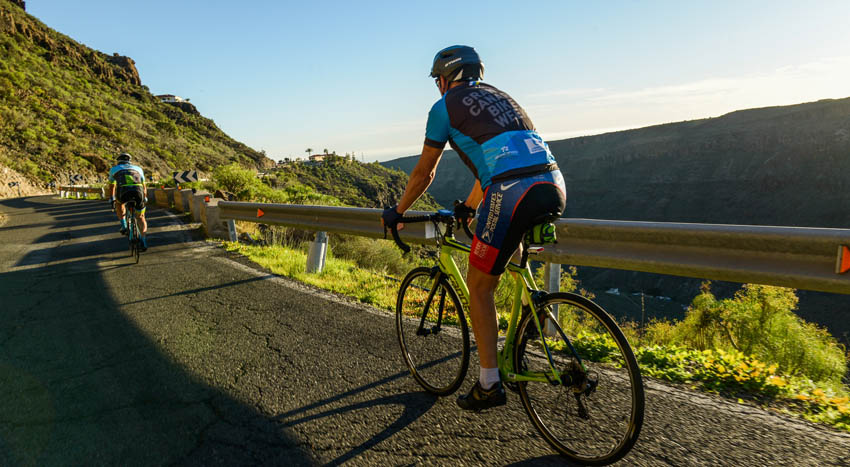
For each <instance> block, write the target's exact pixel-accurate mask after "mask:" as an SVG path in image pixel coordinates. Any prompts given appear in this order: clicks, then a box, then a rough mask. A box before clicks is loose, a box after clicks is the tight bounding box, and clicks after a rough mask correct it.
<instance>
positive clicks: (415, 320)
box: [396, 267, 469, 396]
mask: <svg viewBox="0 0 850 467" xmlns="http://www.w3.org/2000/svg"><path fill="white" fill-rule="evenodd" d="M434 282H435V281H434V277H433V276H432V274H431V269H430V268H425V267H421V268H416V269H414V270H413V271H411V272H410V273H408V275H407V276H406V277H405V278H404V280H403V281H402V283H401V287H400V288H399V293H398V300H397V302H396V331H397V332H398V343H399V345H400V346H401V354H402V357H403V358H404V362H405V364H406V365H407V367H408V368H409V369H410V373H411V375H413V377H414V378H415V379H416V381H417V382H418V383H419V384H420V385H421V386H422V387H423V388H425V390H426V391H428V392H431V393H433V394H437V395H441V396H446V395H449V394H451V393H453V392H455V391H456V390H457V389H458V388H459V387H460V385H461V384H462V383H463V379H464V377H465V376H466V371H467V369H468V368H469V330H468V328H467V323H466V318H465V316H464V314H463V308H462V307H461V305H460V300H459V299H458V296H457V293H456V292H455V290H454V289H453V288H452V287H451V285H449V283H448V282H447V281H446V280H445V279H444V278H443V279H441V280H439V282H438V283H437V285H436V288H435V287H434V286H435V284H434ZM441 311H442V315H440V312H441ZM423 315H424V318H425V319H424V322H423V319H422V318H423Z"/></svg>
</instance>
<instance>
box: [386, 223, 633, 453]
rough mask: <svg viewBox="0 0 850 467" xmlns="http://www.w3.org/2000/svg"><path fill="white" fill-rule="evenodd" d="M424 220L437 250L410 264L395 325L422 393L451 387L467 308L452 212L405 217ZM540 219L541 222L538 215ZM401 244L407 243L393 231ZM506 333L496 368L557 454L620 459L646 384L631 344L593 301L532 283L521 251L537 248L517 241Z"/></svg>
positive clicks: (463, 361) (462, 359)
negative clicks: (428, 262) (429, 260)
mask: <svg viewBox="0 0 850 467" xmlns="http://www.w3.org/2000/svg"><path fill="white" fill-rule="evenodd" d="M400 222H402V223H411V222H432V223H433V224H434V227H435V231H436V232H437V235H436V237H437V243H438V245H439V246H440V254H439V259H438V262H437V265H436V266H434V267H430V268H429V267H418V268H415V269H413V270H412V271H410V273H408V274H407V276H406V277H405V278H404V280H403V281H402V282H401V286H400V289H399V292H398V300H397V302H396V329H397V331H398V342H399V344H400V345H401V351H402V356H403V358H404V362H405V364H406V365H407V367H408V368H409V369H410V373H411V375H413V378H414V379H415V380H416V381H417V382H418V383H419V384H420V385H421V386H422V387H423V388H425V390H427V391H428V392H431V393H433V394H436V395H439V396H447V395H450V394H452V393H454V392H455V391H456V390H457V389H458V388H459V387H460V386H461V384H462V383H463V380H464V378H465V377H466V373H467V371H468V368H469V356H470V340H469V328H468V323H467V318H466V312H467V310H468V309H469V291H468V289H467V286H466V283H465V281H464V280H463V276H462V274H461V272H460V270H459V269H458V266H457V264H456V263H455V261H454V260H453V259H452V256H451V253H452V252H453V251H455V252H461V253H466V254H467V255H468V254H469V252H470V247H469V246H468V245H466V244H463V243H460V242H458V241H457V240H456V239H455V237H454V234H453V228H454V225H455V223H456V222H457V224H458V225H462V226H463V228H464V230H465V231H466V233H467V235H469V237H470V238H472V234H471V232H469V228H468V226H467V224H466V222H465V221H460V220H458V219H455V217H454V216H453V214H452V212H451V211H448V210H440V211H437V212H435V213H433V214H429V215H425V216H417V217H405V218H402V219H401V220H400ZM543 222H544V223H545V222H547V221H545V220H544V221H543ZM392 234H393V238H394V240H395V241H396V243H397V244H398V246H399V247H400V248H402V249H403V250H404V251H408V250H409V247H408V246H407V245H405V244H404V243H403V242H402V241H401V239H400V238H399V235H398V231H397V230H396V229H392ZM522 251H523V253H522V257H521V261H520V263H519V264H516V263H510V264H509V265H508V268H507V270H508V271H509V272H511V273H513V276H514V277H515V278H516V281H515V286H514V290H513V305H512V307H511V312H510V318H509V319H508V328H507V332H506V333H505V335H504V339H501V338H500V341H502V340H503V342H502V347H501V349H500V351H499V370H500V373H501V377H502V381H503V382H504V384H505V386H506V388H508V389H510V390H512V391H513V392H515V393H518V394H519V397H520V399H521V400H522V404H523V408H524V409H525V411H526V413H527V414H528V416H529V418H530V419H531V422H532V424H533V425H534V427H535V428H536V429H537V430H538V431H539V432H540V434H541V435H543V438H544V439H545V440H546V441H547V442H548V443H549V444H550V445H551V446H552V447H553V448H554V449H555V450H556V451H557V452H558V453H560V454H561V455H562V456H564V457H567V458H569V459H571V460H573V461H576V462H580V463H583V464H588V465H605V464H609V463H612V462H615V461H617V460H618V459H621V458H622V457H623V456H624V455H626V453H628V451H629V450H630V449H631V448H632V446H633V445H634V444H635V442H636V441H637V438H638V435H639V433H640V429H641V425H642V424H643V415H644V389H643V383H642V381H641V375H640V371H639V369H638V365H637V361H636V360H635V356H634V352H632V349H631V347H630V346H629V343H628V341H627V340H626V337H625V336H624V335H623V332H622V331H621V330H620V328H619V327H618V326H617V323H616V322H615V321H614V319H613V318H611V316H610V315H608V313H607V312H606V311H605V310H603V309H602V308H601V307H600V306H599V305H597V304H596V303H594V302H593V301H591V300H589V299H587V298H586V297H583V296H581V295H578V294H574V293H565V292H558V293H547V292H545V291H541V290H539V289H537V287H536V286H535V283H534V279H533V276H532V272H531V267H530V265H529V264H528V255H529V254H536V253H539V252H540V251H542V248H541V247H534V246H529V244H528V242H527V241H523V250H522Z"/></svg>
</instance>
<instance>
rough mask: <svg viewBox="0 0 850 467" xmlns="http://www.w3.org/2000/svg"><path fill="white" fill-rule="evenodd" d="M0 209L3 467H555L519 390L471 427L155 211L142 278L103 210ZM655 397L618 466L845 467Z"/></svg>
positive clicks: (847, 446) (362, 317)
mask: <svg viewBox="0 0 850 467" xmlns="http://www.w3.org/2000/svg"><path fill="white" fill-rule="evenodd" d="M0 213H2V214H5V216H4V217H5V220H0V222H3V224H2V225H0V465H4V466H28V465H102V464H107V465H205V466H206V465H228V466H230V465H258V464H268V465H314V464H343V463H346V464H350V465H376V464H379V465H411V464H428V465H474V464H480V465H555V464H560V463H561V459H560V458H559V457H557V456H554V455H553V454H552V451H550V449H549V447H548V446H547V445H546V444H545V442H544V441H543V440H542V439H541V438H540V437H539V436H538V435H537V433H536V432H535V431H534V430H533V428H532V426H531V424H530V423H529V422H528V420H527V418H526V415H525V413H524V412H523V410H522V406H521V403H520V402H519V400H518V399H517V398H516V397H515V396H514V395H513V394H510V393H509V401H508V405H507V406H506V407H504V408H503V409H499V410H491V411H488V412H485V413H482V414H477V415H476V414H467V413H463V412H461V411H460V410H459V409H457V408H456V407H455V405H454V401H453V398H444V399H438V398H435V397H432V396H430V395H428V394H426V393H423V392H422V391H421V390H420V389H419V387H418V386H417V385H416V383H415V382H414V381H413V379H412V378H411V377H410V376H409V375H408V374H407V372H406V370H405V367H404V366H403V364H402V362H401V359H400V356H399V350H398V345H397V343H396V338H395V329H394V322H393V320H392V318H391V317H390V316H389V315H387V314H383V313H381V312H379V311H376V310H373V309H370V308H368V307H366V306H363V305H360V304H357V303H353V302H351V301H349V300H347V299H344V298H340V297H337V296H335V295H331V294H328V293H325V292H320V291H316V290H315V289H312V288H310V287H307V286H304V285H301V284H298V283H294V282H292V281H289V280H286V279H283V278H279V277H276V276H274V275H271V274H268V273H266V272H264V271H262V270H260V269H258V268H256V267H254V266H252V265H250V264H249V263H248V262H247V261H246V260H244V259H242V258H238V257H233V256H232V255H230V254H228V253H225V252H224V251H222V250H221V249H218V248H216V247H214V246H211V245H210V244H208V243H206V242H204V241H199V240H198V239H197V238H195V237H193V226H192V225H187V224H183V223H182V222H180V221H179V220H178V219H177V218H175V217H174V216H172V215H170V214H168V213H166V212H164V211H162V210H156V209H152V210H149V218H150V222H151V231H150V240H149V242H150V250H148V251H147V252H146V253H143V254H142V258H141V261H140V263H139V264H138V265H136V264H132V262H131V261H130V257H129V252H128V250H127V246H126V240H125V239H124V237H120V236H119V235H118V234H117V226H118V225H117V221H116V220H115V219H114V217H113V215H112V213H111V211H110V210H109V208H108V206H107V205H106V204H105V203H104V202H102V201H74V200H60V199H58V198H56V197H52V196H43V197H30V198H23V199H12V200H0ZM473 361H477V357H476V356H473ZM473 366H474V365H473ZM473 381H474V378H473V377H469V378H467V382H466V384H465V385H464V387H463V388H462V390H464V391H465V390H467V389H468V387H469V386H470V385H471V384H472V382H473ZM647 389H648V391H647V415H646V422H645V424H644V428H643V431H642V433H641V437H640V439H639V440H638V443H637V445H636V447H635V448H634V449H633V451H632V452H631V453H630V454H629V455H628V456H627V457H626V458H625V459H624V460H623V461H621V463H620V464H621V465H821V466H822V465H850V435H847V434H843V433H839V432H837V431H834V430H831V429H829V428H826V427H821V426H816V425H813V424H810V423H807V422H804V421H800V420H797V419H793V418H790V417H787V416H784V415H779V414H775V413H770V412H765V411H762V410H760V409H757V408H753V407H749V406H745V405H739V404H735V403H731V402H729V401H726V400H723V399H720V398H718V397H714V396H711V395H706V394H700V393H694V392H690V391H684V390H680V389H677V388H672V387H669V386H666V385H663V384H659V383H657V382H649V383H648V388H647Z"/></svg>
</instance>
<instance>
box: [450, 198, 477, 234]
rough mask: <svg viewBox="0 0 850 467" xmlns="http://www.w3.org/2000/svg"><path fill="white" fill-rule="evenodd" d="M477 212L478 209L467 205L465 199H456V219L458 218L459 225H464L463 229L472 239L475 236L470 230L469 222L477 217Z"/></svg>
mask: <svg viewBox="0 0 850 467" xmlns="http://www.w3.org/2000/svg"><path fill="white" fill-rule="evenodd" d="M475 212H476V210H475V209H474V208H471V207H469V206H467V205H466V203H464V202H463V201H461V200H459V199H457V200H455V211H454V216H455V220H457V225H458V227H463V231H464V232H465V233H466V236H467V237H469V238H470V239H471V238H472V237H473V234H472V232H471V231H470V230H469V224H470V223H472V219H474V218H475Z"/></svg>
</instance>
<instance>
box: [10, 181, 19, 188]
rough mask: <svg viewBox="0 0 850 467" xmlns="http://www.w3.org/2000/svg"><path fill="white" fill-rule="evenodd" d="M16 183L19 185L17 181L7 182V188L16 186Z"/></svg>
mask: <svg viewBox="0 0 850 467" xmlns="http://www.w3.org/2000/svg"><path fill="white" fill-rule="evenodd" d="M18 185H20V183H18V182H9V188H12V187H13V186H18Z"/></svg>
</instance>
